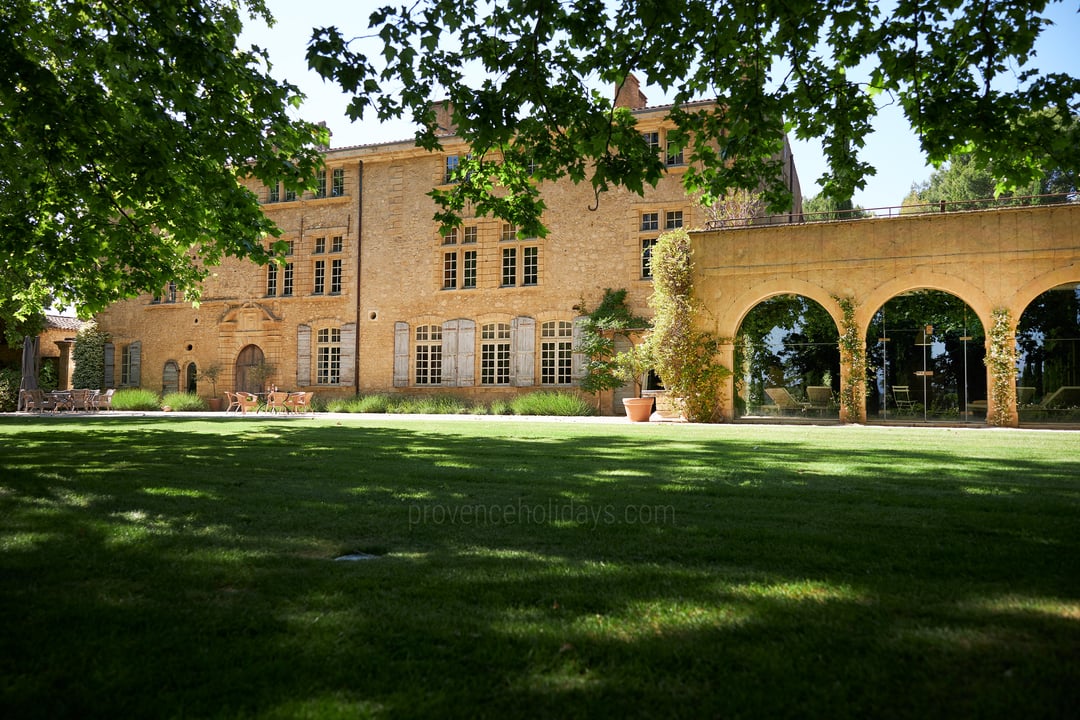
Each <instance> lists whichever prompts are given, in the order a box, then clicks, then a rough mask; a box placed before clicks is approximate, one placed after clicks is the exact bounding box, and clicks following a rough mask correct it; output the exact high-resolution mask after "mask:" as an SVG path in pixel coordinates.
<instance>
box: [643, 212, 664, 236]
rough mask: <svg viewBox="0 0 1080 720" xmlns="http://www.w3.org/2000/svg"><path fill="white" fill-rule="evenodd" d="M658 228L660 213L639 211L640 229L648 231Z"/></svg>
mask: <svg viewBox="0 0 1080 720" xmlns="http://www.w3.org/2000/svg"><path fill="white" fill-rule="evenodd" d="M659 229H660V213H655V212H648V213H641V231H642V232H650V231H652V230H659Z"/></svg>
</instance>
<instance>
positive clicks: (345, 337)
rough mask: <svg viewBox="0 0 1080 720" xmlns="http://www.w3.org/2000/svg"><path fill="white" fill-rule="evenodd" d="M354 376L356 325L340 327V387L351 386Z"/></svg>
mask: <svg viewBox="0 0 1080 720" xmlns="http://www.w3.org/2000/svg"><path fill="white" fill-rule="evenodd" d="M355 374H356V323H345V324H344V325H342V326H341V379H340V380H338V382H339V383H340V384H341V385H349V386H351V385H352V384H353V380H354V377H353V376H354V375H355Z"/></svg>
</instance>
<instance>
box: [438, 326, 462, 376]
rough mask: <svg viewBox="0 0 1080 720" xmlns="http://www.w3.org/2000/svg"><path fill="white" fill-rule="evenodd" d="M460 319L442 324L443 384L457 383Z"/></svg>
mask: <svg viewBox="0 0 1080 720" xmlns="http://www.w3.org/2000/svg"><path fill="white" fill-rule="evenodd" d="M460 324H461V321H460V320H447V321H446V322H444V323H443V324H442V384H443V385H451V386H453V385H457V384H458V383H457V367H458V356H457V350H458V327H459V325H460Z"/></svg>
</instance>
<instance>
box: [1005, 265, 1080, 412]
mask: <svg viewBox="0 0 1080 720" xmlns="http://www.w3.org/2000/svg"><path fill="white" fill-rule="evenodd" d="M1016 350H1017V352H1016V358H1017V375H1016V378H1017V379H1016V385H1017V388H1016V402H1017V410H1018V412H1019V416H1020V424H1021V425H1023V424H1032V423H1038V424H1041V423H1080V284H1077V283H1068V284H1066V285H1059V286H1057V287H1055V288H1052V289H1050V290H1047V291H1046V292H1044V293H1043V294H1042V295H1039V296H1038V297H1037V298H1035V299H1034V300H1032V301H1031V304H1030V305H1028V306H1027V308H1026V309H1025V310H1024V312H1023V314H1022V315H1021V316H1020V322H1019V324H1018V325H1017V328H1016Z"/></svg>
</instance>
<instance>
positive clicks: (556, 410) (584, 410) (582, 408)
mask: <svg viewBox="0 0 1080 720" xmlns="http://www.w3.org/2000/svg"><path fill="white" fill-rule="evenodd" d="M510 407H511V408H512V409H513V411H514V414H515V415H555V416H564V417H565V416H583V415H595V414H596V411H595V409H594V408H593V406H592V404H591V403H589V402H588V401H586V400H585V398H583V397H581V396H580V395H575V394H574V393H568V392H555V391H549V390H543V391H540V392H534V393H529V394H528V395H521V396H519V397H516V398H514V399H513V400H511V401H510Z"/></svg>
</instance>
